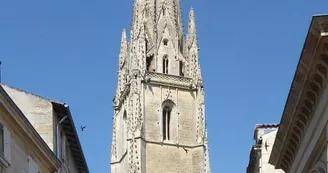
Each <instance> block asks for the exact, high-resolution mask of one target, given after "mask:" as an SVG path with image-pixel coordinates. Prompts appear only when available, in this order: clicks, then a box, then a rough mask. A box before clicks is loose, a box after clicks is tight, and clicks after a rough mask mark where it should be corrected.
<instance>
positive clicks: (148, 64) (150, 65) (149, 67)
mask: <svg viewBox="0 0 328 173" xmlns="http://www.w3.org/2000/svg"><path fill="white" fill-rule="evenodd" d="M146 70H147V71H149V72H154V71H155V68H154V55H151V56H149V57H147V58H146Z"/></svg>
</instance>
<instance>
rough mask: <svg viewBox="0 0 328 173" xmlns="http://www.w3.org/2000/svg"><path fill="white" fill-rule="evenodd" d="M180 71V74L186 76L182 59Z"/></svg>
mask: <svg viewBox="0 0 328 173" xmlns="http://www.w3.org/2000/svg"><path fill="white" fill-rule="evenodd" d="M179 73H180V76H184V65H183V62H182V61H179Z"/></svg>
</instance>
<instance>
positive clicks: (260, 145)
mask: <svg viewBox="0 0 328 173" xmlns="http://www.w3.org/2000/svg"><path fill="white" fill-rule="evenodd" d="M278 127H279V124H258V125H256V126H255V131H254V140H255V144H254V145H253V146H252V148H251V152H250V158H249V163H248V166H247V171H246V173H284V171H283V170H281V169H275V168H274V166H273V165H271V164H270V163H269V158H270V154H271V151H272V146H273V144H274V141H275V138H276V133H277V131H278Z"/></svg>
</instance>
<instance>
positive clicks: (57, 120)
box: [1, 84, 89, 173]
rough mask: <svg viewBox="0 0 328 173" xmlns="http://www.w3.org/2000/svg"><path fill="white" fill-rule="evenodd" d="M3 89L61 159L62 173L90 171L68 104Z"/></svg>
mask: <svg viewBox="0 0 328 173" xmlns="http://www.w3.org/2000/svg"><path fill="white" fill-rule="evenodd" d="M1 87H2V88H3V89H4V90H5V91H6V93H8V95H9V96H10V98H11V99H12V100H13V102H14V103H15V104H16V105H17V106H18V108H19V109H20V110H21V111H22V112H23V114H24V115H25V116H26V118H27V120H28V121H29V122H30V124H31V125H32V127H33V128H34V129H35V130H36V132H37V133H38V134H39V135H40V136H41V138H42V139H43V140H44V141H45V143H46V144H47V146H48V147H49V148H50V149H51V151H52V152H53V153H55V155H56V156H57V158H58V159H59V160H60V162H61V167H60V169H59V172H60V173H88V172H89V170H88V166H87V163H86V160H85V157H84V154H83V151H82V148H81V145H80V141H79V138H78V135H77V132H76V129H75V125H74V122H73V119H72V116H71V113H70V110H69V107H68V105H67V104H65V103H61V102H58V101H54V100H49V99H47V98H44V97H41V96H38V95H35V94H33V93H30V92H27V91H24V90H21V89H18V88H14V87H12V86H9V85H5V84H1ZM41 173H42V172H41Z"/></svg>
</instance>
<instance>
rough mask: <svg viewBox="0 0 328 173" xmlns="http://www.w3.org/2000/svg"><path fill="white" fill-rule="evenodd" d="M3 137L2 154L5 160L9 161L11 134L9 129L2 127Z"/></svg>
mask: <svg viewBox="0 0 328 173" xmlns="http://www.w3.org/2000/svg"><path fill="white" fill-rule="evenodd" d="M3 139H4V156H5V159H6V160H7V162H8V163H9V164H10V163H11V135H10V131H9V130H8V129H7V128H6V127H3Z"/></svg>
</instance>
